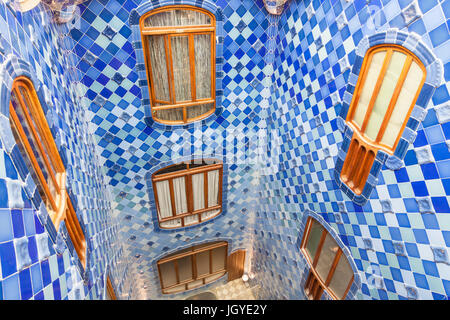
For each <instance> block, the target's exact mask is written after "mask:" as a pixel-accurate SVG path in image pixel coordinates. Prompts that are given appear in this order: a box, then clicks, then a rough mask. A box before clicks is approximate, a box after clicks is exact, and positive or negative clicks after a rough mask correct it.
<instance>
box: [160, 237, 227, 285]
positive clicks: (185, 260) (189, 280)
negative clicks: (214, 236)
mask: <svg viewBox="0 0 450 320" xmlns="http://www.w3.org/2000/svg"><path fill="white" fill-rule="evenodd" d="M227 254H228V243H227V242H226V241H220V242H210V243H205V244H201V245H197V246H193V247H190V248H187V249H183V250H180V251H178V252H176V253H174V254H171V255H168V256H166V257H164V258H163V259H161V260H159V261H158V263H157V264H158V272H159V279H160V282H161V289H162V292H163V293H165V294H169V293H178V292H183V291H186V290H191V289H195V288H198V287H201V286H203V285H205V284H208V283H210V282H213V281H215V280H217V279H219V278H220V277H222V276H223V275H224V274H225V273H226V272H227Z"/></svg>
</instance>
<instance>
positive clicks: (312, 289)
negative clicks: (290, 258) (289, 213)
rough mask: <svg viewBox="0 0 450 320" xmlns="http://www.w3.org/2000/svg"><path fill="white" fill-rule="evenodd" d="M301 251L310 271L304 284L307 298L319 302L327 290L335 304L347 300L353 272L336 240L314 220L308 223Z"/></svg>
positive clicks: (311, 219) (309, 219)
mask: <svg viewBox="0 0 450 320" xmlns="http://www.w3.org/2000/svg"><path fill="white" fill-rule="evenodd" d="M301 251H302V252H303V254H304V255H305V257H306V260H307V261H308V263H309V265H310V267H311V269H310V271H309V275H308V278H307V280H306V284H305V293H306V294H307V296H308V298H309V299H311V300H319V299H320V297H321V296H322V293H323V291H324V290H326V291H327V292H328V293H329V294H330V296H331V297H332V298H333V299H335V300H340V299H345V297H346V296H347V294H348V292H349V290H350V287H351V285H352V283H353V277H354V275H353V269H352V268H351V266H350V263H349V262H348V261H347V258H346V257H345V255H343V254H342V249H341V248H340V247H339V245H338V244H337V243H336V241H335V240H334V239H333V237H332V236H331V235H330V234H329V233H328V232H327V230H326V229H325V228H324V227H322V225H321V224H320V223H319V222H317V221H316V220H315V219H314V218H312V217H309V218H308V221H307V223H306V228H305V233H304V235H303V239H302V244H301Z"/></svg>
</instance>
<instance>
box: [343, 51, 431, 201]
mask: <svg viewBox="0 0 450 320" xmlns="http://www.w3.org/2000/svg"><path fill="white" fill-rule="evenodd" d="M381 51H386V53H387V54H386V57H385V59H384V61H383V66H382V68H381V71H380V74H379V75H378V79H377V82H376V84H375V88H374V92H373V93H372V96H371V100H370V103H369V105H368V107H367V111H366V114H365V117H364V121H363V123H362V125H361V128H360V127H359V125H358V124H357V123H356V122H355V121H354V120H353V117H354V114H355V112H356V109H357V107H358V102H359V99H360V96H361V93H362V88H363V87H364V85H365V81H366V77H367V74H368V70H369V67H370V65H371V62H372V57H373V56H374V54H375V53H377V52H381ZM394 51H397V52H402V53H404V54H405V55H406V56H407V57H406V61H405V64H404V67H403V69H402V72H401V74H400V77H399V79H398V81H397V84H396V88H395V91H394V93H393V95H392V99H391V101H390V103H389V106H388V109H387V112H386V114H385V117H384V119H383V121H382V123H381V127H380V130H379V132H378V134H377V137H376V139H375V141H372V140H371V139H369V138H367V137H366V136H365V135H364V132H365V130H366V128H367V124H368V122H369V119H370V116H371V114H372V110H373V107H374V105H375V101H376V99H377V97H378V93H379V91H380V89H381V85H382V83H383V80H384V78H385V75H386V71H387V68H388V66H389V62H390V61H391V58H392V54H393V53H394ZM413 61H414V62H416V63H417V64H418V65H419V66H420V68H421V69H422V71H423V73H424V74H423V78H422V81H421V83H420V86H419V88H418V90H417V92H416V94H415V97H414V99H413V102H412V104H411V106H410V107H409V110H408V113H407V114H406V115H405V121H403V125H402V127H401V129H400V131H399V133H398V136H397V137H396V140H395V143H394V145H393V146H392V147H390V146H387V145H385V144H383V143H381V139H382V138H383V135H384V133H385V130H386V128H387V126H388V124H389V120H390V118H391V116H392V113H393V111H394V107H395V105H396V103H397V100H398V97H399V95H400V92H401V90H402V87H403V84H404V82H405V79H406V76H407V74H408V71H409V70H410V67H411V64H412V62H413ZM426 75H427V71H426V69H425V66H424V65H423V63H422V62H421V61H420V60H419V59H418V58H417V57H416V56H415V55H414V53H412V52H411V51H409V50H408V49H406V48H404V47H402V46H399V45H394V44H382V45H377V46H374V47H372V48H370V49H369V50H368V51H367V53H366V56H365V58H364V61H363V65H362V67H361V74H360V76H359V78H358V82H357V84H356V87H355V91H354V92H355V93H354V94H353V98H352V102H351V104H350V108H349V112H348V114H347V118H346V123H347V124H348V125H349V127H350V128H351V129H352V130H353V137H352V139H351V143H350V146H349V149H348V153H347V156H346V159H345V161H344V165H343V167H342V171H341V175H340V178H341V180H342V182H344V183H345V184H346V185H347V186H348V187H349V188H350V189H351V190H352V191H353V192H354V193H355V194H356V195H360V194H362V192H363V189H364V186H365V184H366V181H367V178H368V176H369V173H370V170H371V168H372V165H373V162H374V160H375V157H376V154H377V152H378V150H383V151H385V152H386V153H388V154H390V155H393V154H394V151H395V149H396V147H397V144H398V142H399V140H400V137H401V135H402V133H403V131H404V129H405V127H406V123H407V121H406V120H407V119H408V118H409V117H410V115H411V112H412V110H413V108H414V106H415V104H416V101H417V99H418V97H419V94H420V92H421V90H422V87H423V84H424V83H425V80H426Z"/></svg>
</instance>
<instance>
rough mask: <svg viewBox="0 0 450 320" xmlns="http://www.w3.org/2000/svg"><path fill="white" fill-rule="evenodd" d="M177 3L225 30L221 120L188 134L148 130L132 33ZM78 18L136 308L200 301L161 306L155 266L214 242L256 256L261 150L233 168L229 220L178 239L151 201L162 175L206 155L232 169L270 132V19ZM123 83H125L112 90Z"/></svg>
mask: <svg viewBox="0 0 450 320" xmlns="http://www.w3.org/2000/svg"><path fill="white" fill-rule="evenodd" d="M174 3H176V4H190V5H196V6H200V7H203V8H206V9H209V10H211V8H214V10H211V11H213V13H215V14H216V18H217V20H218V21H219V22H220V23H218V30H217V34H218V44H217V47H218V48H220V49H219V50H218V52H217V57H216V58H217V59H216V60H217V61H218V65H220V66H221V67H220V69H219V70H218V79H217V82H216V84H217V87H216V88H217V95H218V96H220V100H219V99H218V102H219V103H218V106H217V112H216V114H215V115H214V116H213V117H210V118H208V119H206V120H205V121H202V122H199V123H196V124H193V125H189V126H182V127H181V128H180V126H176V127H168V126H163V125H158V124H156V123H151V122H148V121H147V122H146V121H145V116H146V110H145V109H146V108H145V100H146V99H147V100H148V96H146V93H147V91H146V87H145V86H143V85H142V84H143V83H142V82H140V78H141V77H140V74H142V62H143V61H142V59H141V60H139V59H140V55H141V54H142V53H141V52H138V50H140V49H139V48H140V45H139V39H140V38H139V34H136V32H135V34H133V32H134V31H136V30H134V31H133V26H132V25H130V20H131V21H135V20H136V19H135V18H133V17H134V16H135V15H136V14H138V15H140V14H142V12H141V11H142V10H143V9H142V8H143V6H145V8H147V9H149V8H155V7H158V6H162V5H170V4H174ZM80 8H81V21H80V27H79V28H75V29H72V31H71V38H72V40H73V42H74V52H75V53H76V54H77V56H78V64H77V66H78V69H79V70H80V72H81V73H82V74H83V78H82V83H83V84H84V86H85V88H86V97H85V101H86V105H88V106H89V112H88V117H89V119H90V122H91V123H90V124H91V126H90V128H91V132H93V134H94V137H95V140H96V142H97V149H98V153H99V154H100V160H99V161H100V163H101V164H102V165H103V167H104V169H105V175H106V178H107V181H108V183H109V184H110V186H111V187H112V193H113V198H114V203H113V211H114V212H115V215H116V216H117V218H118V220H119V222H120V224H121V225H122V228H121V235H122V237H123V241H124V244H125V246H126V252H127V255H128V256H130V257H131V259H133V263H132V264H131V266H130V268H131V269H132V272H133V273H134V275H135V277H136V294H135V295H133V297H132V298H140V299H145V298H150V299H160V298H176V297H182V296H185V295H187V294H192V293H193V292H188V293H186V294H184V295H171V296H167V295H165V296H163V295H162V294H161V291H160V287H159V286H160V285H159V278H158V273H157V269H156V260H157V259H159V258H160V257H162V256H164V255H165V254H168V253H170V252H173V250H176V249H181V248H184V247H188V246H191V245H193V244H194V243H200V242H205V241H214V240H216V239H228V240H229V241H230V246H229V249H230V251H233V250H235V249H238V248H247V249H250V247H251V246H250V241H249V224H250V221H249V220H250V216H251V212H252V211H253V210H254V208H255V207H256V204H257V201H256V200H257V194H256V193H255V185H257V182H258V177H257V172H256V170H255V169H254V168H253V167H252V166H251V165H249V164H248V163H247V162H245V161H244V160H245V159H244V158H245V157H247V158H249V159H253V158H255V157H256V150H254V149H252V148H251V147H250V148H247V149H248V152H245V154H244V153H243V154H242V155H238V156H237V157H238V158H239V159H238V160H241V161H239V162H238V163H236V162H235V161H232V162H230V161H228V160H227V161H225V169H226V170H225V171H226V172H227V180H228V183H227V185H226V186H225V188H224V199H226V201H225V203H224V208H223V209H224V210H223V213H222V214H221V215H219V216H218V217H217V218H215V219H213V220H212V221H210V222H206V223H204V224H201V225H199V226H196V227H189V228H187V229H183V230H172V231H167V230H158V228H155V224H154V222H155V220H156V210H155V206H154V201H153V195H150V196H149V192H150V194H151V192H152V188H151V183H150V178H149V177H151V174H152V173H153V172H154V171H155V170H156V169H157V168H161V167H163V166H167V165H170V164H171V163H174V162H177V161H181V160H182V159H186V158H188V157H192V156H193V155H195V156H198V155H201V154H202V153H203V155H206V156H209V157H214V158H218V159H224V158H226V157H227V155H228V154H232V152H233V148H241V147H242V146H245V145H247V146H248V145H249V139H248V137H249V135H248V134H247V133H252V132H253V133H254V132H257V131H258V130H260V129H261V128H265V124H266V122H265V121H263V119H264V118H265V116H266V112H265V106H266V105H267V103H266V104H264V101H266V102H267V96H268V95H267V94H266V96H264V93H263V89H264V82H265V81H266V80H268V79H269V78H268V74H267V73H266V70H267V68H266V65H267V62H266V61H265V59H264V58H265V57H267V55H266V50H267V48H266V45H267V43H268V38H269V36H270V33H269V30H270V28H269V27H270V21H269V15H268V14H267V12H266V10H265V9H264V4H263V2H262V1H261V0H258V1H254V0H244V1H237V0H232V1H225V0H214V1H206V0H205V1H193V0H182V1H172V0H161V1H133V0H128V1H118V0H109V1H108V0H103V1H100V0H93V1H90V2H86V3H85V4H82V5H80ZM130 15H131V17H132V18H130ZM134 29H135V27H134ZM135 49H136V51H135ZM141 58H142V57H141ZM117 73H118V74H120V75H121V77H120V80H121V81H115V80H114V75H115V74H117ZM144 75H145V71H144ZM144 78H145V77H144ZM141 89H142V90H141ZM142 101H144V104H142ZM147 123H149V124H150V125H147ZM199 134H203V135H204V136H203V139H198V137H199ZM235 139H236V140H239V141H240V142H239V143H240V144H237V143H236V142H235ZM179 146H183V148H182V149H183V153H182V157H179V158H177V159H175V157H174V155H175V153H177V152H176V151H175V150H176V148H177V147H179ZM224 281H225V280H224V279H222V280H220V281H218V282H216V283H214V284H212V285H218V284H220V283H223V282H224ZM199 290H203V289H199Z"/></svg>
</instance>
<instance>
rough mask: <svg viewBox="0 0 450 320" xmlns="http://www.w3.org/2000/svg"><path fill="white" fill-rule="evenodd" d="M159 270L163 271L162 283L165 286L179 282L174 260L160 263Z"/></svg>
mask: <svg viewBox="0 0 450 320" xmlns="http://www.w3.org/2000/svg"><path fill="white" fill-rule="evenodd" d="M159 271H160V273H161V283H162V287H163V288H165V287H169V286H171V285H174V284H176V283H177V276H176V274H175V266H174V264H173V261H171V262H166V263H163V264H160V265H159Z"/></svg>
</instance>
